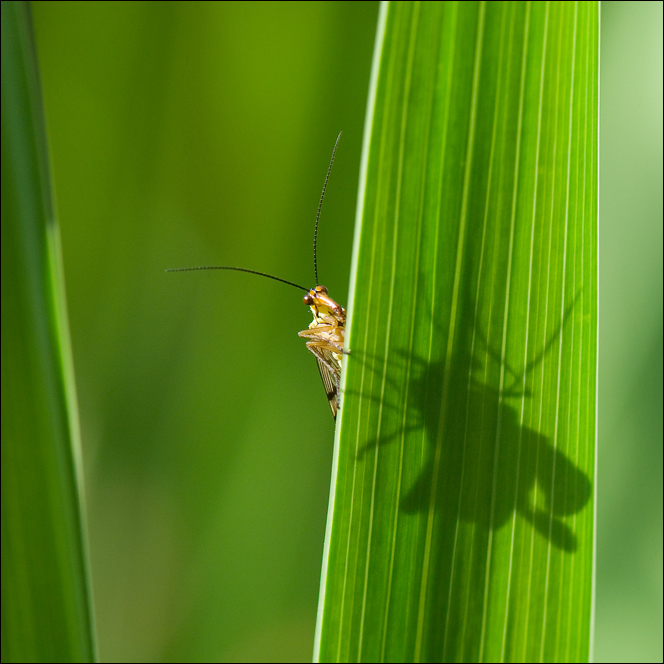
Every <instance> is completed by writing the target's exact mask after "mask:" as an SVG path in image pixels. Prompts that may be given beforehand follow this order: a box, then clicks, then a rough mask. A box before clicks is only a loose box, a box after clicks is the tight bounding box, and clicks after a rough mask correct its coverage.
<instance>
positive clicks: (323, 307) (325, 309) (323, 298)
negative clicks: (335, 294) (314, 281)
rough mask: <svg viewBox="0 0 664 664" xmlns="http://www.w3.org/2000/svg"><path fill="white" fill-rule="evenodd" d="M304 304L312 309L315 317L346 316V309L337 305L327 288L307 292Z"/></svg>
mask: <svg viewBox="0 0 664 664" xmlns="http://www.w3.org/2000/svg"><path fill="white" fill-rule="evenodd" d="M303 302H304V303H305V304H306V305H307V306H308V307H311V312H312V313H313V314H314V316H317V315H321V314H322V315H323V316H329V315H332V316H335V317H338V316H345V314H346V312H345V311H344V308H343V307H342V306H341V305H340V304H337V303H336V302H335V301H334V300H333V299H332V298H331V297H330V296H329V295H328V294H327V288H325V286H316V287H315V288H312V289H310V290H309V291H307V294H306V295H305V296H304V298H303Z"/></svg>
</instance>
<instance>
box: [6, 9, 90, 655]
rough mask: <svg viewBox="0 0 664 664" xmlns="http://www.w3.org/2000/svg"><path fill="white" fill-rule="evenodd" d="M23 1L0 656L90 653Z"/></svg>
mask: <svg viewBox="0 0 664 664" xmlns="http://www.w3.org/2000/svg"><path fill="white" fill-rule="evenodd" d="M64 303H65V299H64V290H63V283H62V270H61V263H60V247H59V233H58V229H57V226H56V224H55V219H54V214H53V205H52V202H51V191H50V180H49V164H48V156H47V146H46V133H45V127H44V119H43V113H42V106H41V92H40V82H39V75H38V70H37V62H36V57H35V50H34V42H33V36H32V26H31V20H30V12H29V6H28V5H27V3H15V2H3V3H2V661H3V662H53V661H55V662H75V661H92V660H93V659H94V646H93V635H92V620H91V617H90V606H89V590H88V583H87V554H86V551H85V546H84V543H83V533H82V530H83V529H82V520H81V513H80V506H79V496H80V495H81V492H80V488H79V487H78V484H77V483H78V478H79V477H80V472H79V471H80V468H79V464H78V459H77V460H76V461H75V459H74V454H75V453H76V454H77V455H78V452H79V439H78V419H77V412H76V399H75V393H74V383H73V371H72V364H71V355H70V348H69V335H68V332H67V323H66V321H67V318H66V310H65V304H64Z"/></svg>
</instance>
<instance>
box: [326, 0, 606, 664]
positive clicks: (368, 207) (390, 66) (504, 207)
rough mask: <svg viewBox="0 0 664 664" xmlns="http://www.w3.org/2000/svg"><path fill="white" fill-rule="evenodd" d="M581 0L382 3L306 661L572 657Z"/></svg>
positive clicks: (583, 231)
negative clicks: (328, 497)
mask: <svg viewBox="0 0 664 664" xmlns="http://www.w3.org/2000/svg"><path fill="white" fill-rule="evenodd" d="M598 20H599V17H598V4H597V3H593V2H588V3H572V2H541V3H525V2H524V3H518V2H517V3H514V2H491V3H471V2H461V3H455V2H441V3H434V2H427V3H416V2H415V3H411V2H398V3H389V4H387V5H384V6H383V9H382V13H381V19H380V25H379V31H378V36H377V45H376V51H375V58H374V77H373V86H372V91H371V96H370V108H369V117H368V118H367V125H366V127H367V128H366V134H365V148H364V149H365V153H364V154H365V156H364V164H363V177H364V181H363V186H362V190H361V193H360V205H359V206H358V228H357V233H356V240H355V260H354V284H355V285H354V299H353V301H352V303H351V304H350V307H349V309H350V311H349V318H350V321H349V326H348V332H347V344H348V348H349V349H350V352H351V354H350V355H349V356H348V358H347V366H346V373H345V377H344V384H343V390H344V406H343V409H342V414H341V417H340V426H339V427H338V432H337V449H336V457H335V459H336V461H335V476H334V480H333V496H332V498H333V501H332V503H331V510H330V521H329V523H328V533H327V542H326V552H325V562H324V570H323V571H324V578H323V587H322V592H321V604H320V607H319V617H318V632H317V646H316V647H317V651H316V656H317V658H318V659H319V660H320V661H575V662H578V661H586V660H587V659H588V657H589V648H590V628H591V612H592V592H593V529H594V515H593V509H594V498H593V486H594V463H595V403H596V396H595V391H596V329H597V287H596V284H597V117H598V105H597V91H598V76H597V72H598Z"/></svg>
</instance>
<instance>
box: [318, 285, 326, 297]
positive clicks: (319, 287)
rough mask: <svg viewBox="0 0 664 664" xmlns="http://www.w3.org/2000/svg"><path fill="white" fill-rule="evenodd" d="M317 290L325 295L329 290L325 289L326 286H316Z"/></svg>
mask: <svg viewBox="0 0 664 664" xmlns="http://www.w3.org/2000/svg"><path fill="white" fill-rule="evenodd" d="M316 290H318V291H320V292H321V293H325V295H327V288H325V286H316Z"/></svg>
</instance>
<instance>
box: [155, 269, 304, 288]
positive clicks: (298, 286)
mask: <svg viewBox="0 0 664 664" xmlns="http://www.w3.org/2000/svg"><path fill="white" fill-rule="evenodd" d="M192 270H236V271H237V272H249V274H257V275H258V276H259V277H267V278H268V279H274V280H275V281H281V283H282V284H288V285H289V286H295V288H299V289H300V290H303V291H308V290H309V289H308V288H305V287H304V286H300V285H299V284H294V283H293V282H292V281H286V280H285V279H280V278H279V277H273V276H272V275H271V274H266V273H265V272H257V271H256V270H247V268H246V267H226V266H223V267H218V266H216V265H211V266H202V267H172V268H170V269H168V270H166V272H190V271H192Z"/></svg>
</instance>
